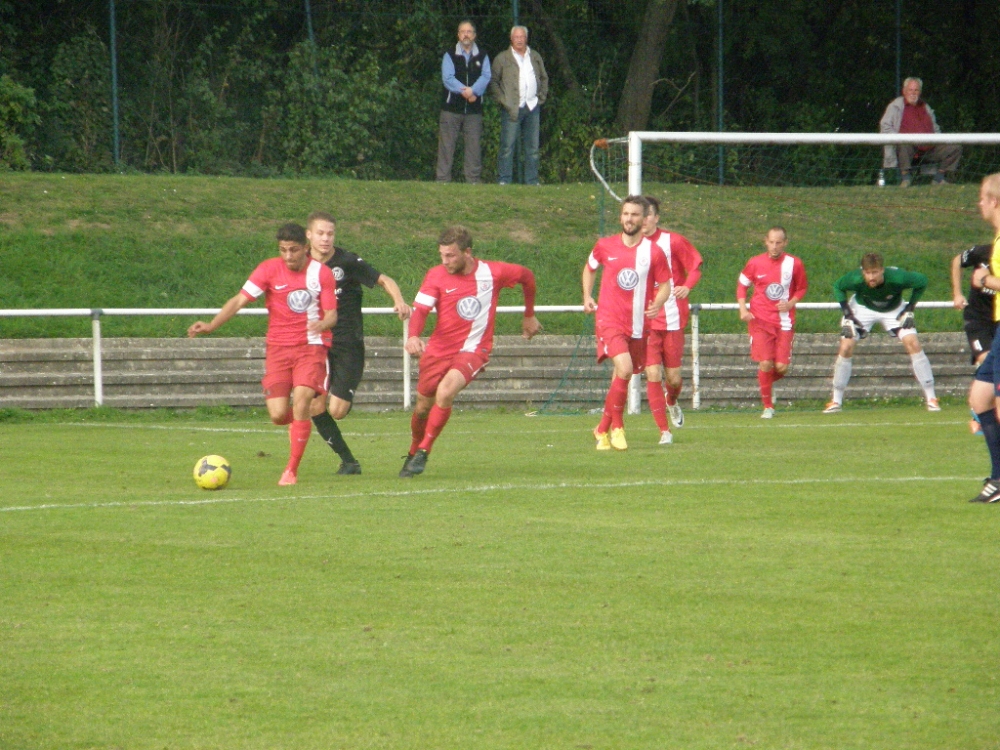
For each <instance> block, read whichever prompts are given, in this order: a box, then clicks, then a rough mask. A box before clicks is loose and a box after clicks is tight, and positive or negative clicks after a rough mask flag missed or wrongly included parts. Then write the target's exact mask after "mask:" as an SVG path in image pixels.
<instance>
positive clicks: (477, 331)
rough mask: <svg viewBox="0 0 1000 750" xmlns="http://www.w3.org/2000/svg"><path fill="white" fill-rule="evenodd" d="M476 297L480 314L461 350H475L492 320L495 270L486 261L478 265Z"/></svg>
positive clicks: (474, 321) (473, 322)
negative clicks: (491, 310) (491, 309)
mask: <svg viewBox="0 0 1000 750" xmlns="http://www.w3.org/2000/svg"><path fill="white" fill-rule="evenodd" d="M476 299H478V300H479V314H478V315H476V317H475V319H474V320H473V321H472V327H471V328H470V329H469V335H468V336H467V337H466V339H465V343H464V344H462V348H461V350H460V351H463V352H474V351H476V347H478V346H479V343H480V342H481V341H482V340H483V335H484V334H485V333H486V328H487V326H489V322H490V308H491V307H492V306H493V271H491V270H490V267H489V266H488V265H487V264H486V263H485V262H484V261H479V265H478V266H477V267H476Z"/></svg>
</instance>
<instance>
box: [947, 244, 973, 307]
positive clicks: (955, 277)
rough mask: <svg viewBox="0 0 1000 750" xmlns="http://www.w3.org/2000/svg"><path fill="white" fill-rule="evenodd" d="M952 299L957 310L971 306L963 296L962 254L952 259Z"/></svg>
mask: <svg viewBox="0 0 1000 750" xmlns="http://www.w3.org/2000/svg"><path fill="white" fill-rule="evenodd" d="M951 299H952V305H953V306H954V307H955V309H956V310H961V309H962V308H963V307H965V306H966V305H968V304H969V301H968V300H967V299H965V295H964V294H962V253H959V254H958V255H956V256H955V257H954V258H952V259H951Z"/></svg>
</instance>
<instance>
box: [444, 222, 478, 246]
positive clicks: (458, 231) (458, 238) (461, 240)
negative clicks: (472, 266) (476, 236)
mask: <svg viewBox="0 0 1000 750" xmlns="http://www.w3.org/2000/svg"><path fill="white" fill-rule="evenodd" d="M438 244H439V245H442V246H443V245H458V249H459V250H471V249H472V234H471V233H470V232H469V230H468V229H466V228H465V227H463V226H461V225H460V224H456V225H455V226H453V227H448V228H447V229H445V230H444V231H443V232H441V236H440V237H438Z"/></svg>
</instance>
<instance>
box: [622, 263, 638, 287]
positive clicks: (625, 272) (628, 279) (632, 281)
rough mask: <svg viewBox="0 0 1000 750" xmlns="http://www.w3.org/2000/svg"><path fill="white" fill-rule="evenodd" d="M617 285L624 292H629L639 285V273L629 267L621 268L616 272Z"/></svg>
mask: <svg viewBox="0 0 1000 750" xmlns="http://www.w3.org/2000/svg"><path fill="white" fill-rule="evenodd" d="M618 286H620V287H621V288H622V289H624V290H625V291H626V292H631V291H632V290H633V289H635V288H636V287H637V286H639V274H637V273H636V272H635V271H633V270H632V269H631V268H623V269H622V270H620V271H619V272H618Z"/></svg>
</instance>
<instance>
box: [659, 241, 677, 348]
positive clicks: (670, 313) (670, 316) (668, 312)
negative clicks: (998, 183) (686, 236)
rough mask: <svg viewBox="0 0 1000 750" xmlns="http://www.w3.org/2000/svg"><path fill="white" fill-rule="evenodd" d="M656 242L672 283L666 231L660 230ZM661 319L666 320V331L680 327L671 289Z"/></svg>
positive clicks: (671, 260) (672, 264)
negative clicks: (664, 257)
mask: <svg viewBox="0 0 1000 750" xmlns="http://www.w3.org/2000/svg"><path fill="white" fill-rule="evenodd" d="M656 244H657V245H659V246H660V249H661V250H662V251H663V255H664V256H666V259H667V270H669V271H670V282H671V283H673V280H674V262H673V259H672V258H671V257H670V235H669V234H668V233H667V232H661V233H660V237H659V239H657V240H656ZM662 314H663V319H664V320H665V321H666V324H667V330H668V331H676V330H679V329H680V327H681V310H680V307H678V305H677V298H676V297H675V296H674V293H673V291H671V292H670V296H669V297H667V301H666V302H664V303H663V313H662Z"/></svg>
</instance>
